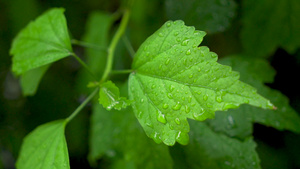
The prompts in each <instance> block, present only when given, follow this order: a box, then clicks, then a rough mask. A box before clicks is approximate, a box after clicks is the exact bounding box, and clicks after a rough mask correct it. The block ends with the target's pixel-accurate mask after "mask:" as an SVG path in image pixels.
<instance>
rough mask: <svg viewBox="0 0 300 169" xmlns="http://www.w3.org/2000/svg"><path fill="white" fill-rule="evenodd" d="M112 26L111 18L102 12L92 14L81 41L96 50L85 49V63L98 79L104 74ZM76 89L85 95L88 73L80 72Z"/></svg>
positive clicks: (88, 79) (88, 78)
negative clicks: (91, 45)
mask: <svg viewBox="0 0 300 169" xmlns="http://www.w3.org/2000/svg"><path fill="white" fill-rule="evenodd" d="M112 24H113V17H112V15H110V14H107V13H103V12H92V13H91V14H90V15H89V17H88V19H87V23H86V28H85V34H84V35H83V38H82V40H83V41H84V42H87V43H90V44H94V45H95V47H98V48H92V47H91V48H89V47H87V48H85V56H86V59H85V60H86V63H87V65H88V66H89V68H90V70H91V71H92V72H93V73H94V74H95V75H96V76H97V77H99V79H100V78H101V75H102V74H103V72H104V68H105V65H106V55H107V52H106V48H108V37H109V30H110V28H111V26H112ZM78 79H79V80H78V82H79V83H78V88H79V90H80V91H82V92H85V93H87V91H86V90H87V89H86V85H87V84H88V82H89V81H90V80H93V79H91V78H90V76H89V74H88V72H86V71H85V70H81V71H80V72H79V76H78Z"/></svg>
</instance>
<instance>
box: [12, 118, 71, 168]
mask: <svg viewBox="0 0 300 169" xmlns="http://www.w3.org/2000/svg"><path fill="white" fill-rule="evenodd" d="M65 125H66V121H65V120H57V121H53V122H49V123H46V124H43V125H41V126H39V127H37V128H36V129H35V130H33V131H32V132H31V133H29V134H28V135H27V136H26V137H25V139H24V141H23V144H22V147H21V151H20V155H19V157H18V160H17V163H16V166H17V168H20V169H27V168H32V169H52V168H61V169H68V168H70V166H69V155H68V148H67V143H66V139H65V135H64V131H65Z"/></svg>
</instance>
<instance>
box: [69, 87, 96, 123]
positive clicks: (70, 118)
mask: <svg viewBox="0 0 300 169" xmlns="http://www.w3.org/2000/svg"><path fill="white" fill-rule="evenodd" d="M98 90H99V87H97V88H96V89H95V90H94V91H93V92H92V93H91V94H90V95H89V96H88V97H87V98H86V99H85V100H84V101H83V102H82V103H81V104H80V105H79V106H78V107H77V109H76V110H75V111H74V112H73V113H72V114H71V115H70V116H69V117H68V118H67V119H66V121H67V122H69V121H71V120H72V119H73V118H74V117H75V116H76V115H77V114H78V113H79V112H80V111H81V110H82V109H83V108H84V106H85V105H86V104H87V103H88V102H89V101H90V100H91V99H92V98H93V97H94V96H95V95H96V94H97V92H98Z"/></svg>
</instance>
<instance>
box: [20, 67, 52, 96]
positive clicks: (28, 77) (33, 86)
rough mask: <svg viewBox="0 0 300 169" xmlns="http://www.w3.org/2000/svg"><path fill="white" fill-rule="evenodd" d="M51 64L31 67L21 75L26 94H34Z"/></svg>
mask: <svg viewBox="0 0 300 169" xmlns="http://www.w3.org/2000/svg"><path fill="white" fill-rule="evenodd" d="M50 65H51V64H48V65H44V66H41V67H38V68H34V69H31V70H29V71H27V72H25V73H24V74H23V75H22V76H21V87H22V93H23V95H24V96H31V95H34V94H35V93H36V91H37V88H38V85H39V83H40V81H41V79H42V77H43V76H44V74H45V73H46V71H47V70H48V68H49V67H50Z"/></svg>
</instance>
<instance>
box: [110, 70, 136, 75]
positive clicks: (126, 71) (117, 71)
mask: <svg viewBox="0 0 300 169" xmlns="http://www.w3.org/2000/svg"><path fill="white" fill-rule="evenodd" d="M131 72H133V70H131V69H127V70H112V71H111V72H110V73H111V74H128V73H131Z"/></svg>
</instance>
